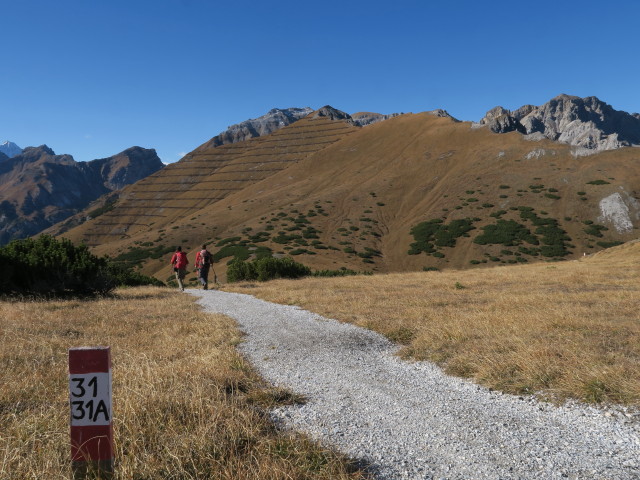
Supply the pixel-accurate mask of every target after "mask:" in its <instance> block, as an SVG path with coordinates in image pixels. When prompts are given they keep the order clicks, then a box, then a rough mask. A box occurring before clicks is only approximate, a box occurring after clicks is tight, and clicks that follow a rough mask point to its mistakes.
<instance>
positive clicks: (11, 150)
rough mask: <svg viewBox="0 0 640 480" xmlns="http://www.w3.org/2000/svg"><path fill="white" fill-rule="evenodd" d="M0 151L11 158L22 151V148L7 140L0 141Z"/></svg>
mask: <svg viewBox="0 0 640 480" xmlns="http://www.w3.org/2000/svg"><path fill="white" fill-rule="evenodd" d="M0 152H2V153H4V154H5V155H6V156H7V157H9V158H11V157H15V156H16V155H20V154H21V153H22V149H21V148H20V147H19V146H18V145H16V144H15V143H13V142H10V141H9V140H7V141H6V142H3V143H0Z"/></svg>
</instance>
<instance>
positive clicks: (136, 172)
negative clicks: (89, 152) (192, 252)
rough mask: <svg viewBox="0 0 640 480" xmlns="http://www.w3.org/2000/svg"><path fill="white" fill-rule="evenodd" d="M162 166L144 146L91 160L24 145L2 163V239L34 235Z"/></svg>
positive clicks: (0, 195) (0, 191)
mask: <svg viewBox="0 0 640 480" xmlns="http://www.w3.org/2000/svg"><path fill="white" fill-rule="evenodd" d="M162 167H163V164H162V162H161V161H160V159H159V158H158V156H157V154H156V152H155V150H153V149H145V148H140V147H132V148H129V149H127V150H125V151H123V152H121V153H119V154H117V155H114V156H113V157H108V158H102V159H98V160H92V161H90V162H76V161H75V160H74V159H73V157H72V156H71V155H56V154H55V152H54V151H53V150H52V149H51V148H49V147H47V146H46V145H42V146H40V147H28V148H25V149H24V151H23V152H22V153H21V154H20V155H17V156H15V157H13V158H10V159H7V160H5V161H3V162H1V163H0V244H3V243H7V242H8V241H10V240H12V239H14V238H24V237H28V236H31V235H35V234H37V233H39V232H41V231H42V230H44V229H45V228H48V227H50V226H51V225H53V224H54V223H57V222H60V221H62V220H64V219H66V218H67V217H69V216H71V215H73V214H75V213H77V212H78V211H80V210H82V209H83V208H85V207H86V206H87V205H89V203H90V202H92V201H93V200H95V199H96V198H98V197H100V196H101V195H104V194H106V193H109V192H112V191H114V190H116V189H120V188H122V187H124V186H126V185H129V184H131V183H135V182H137V181H138V180H140V179H142V178H145V177H146V176H148V175H150V174H152V173H154V172H156V171H158V170H159V169H160V168H162Z"/></svg>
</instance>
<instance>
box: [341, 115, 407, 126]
mask: <svg viewBox="0 0 640 480" xmlns="http://www.w3.org/2000/svg"><path fill="white" fill-rule="evenodd" d="M400 115H402V114H401V113H390V114H387V115H383V114H382V113H372V112H358V113H354V114H353V115H351V118H352V119H353V123H354V124H355V125H358V126H359V127H366V126H367V125H373V124H374V123H378V122H384V121H385V120H389V119H390V118H394V117H398V116H400Z"/></svg>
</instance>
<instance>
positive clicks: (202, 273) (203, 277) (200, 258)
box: [196, 244, 218, 290]
mask: <svg viewBox="0 0 640 480" xmlns="http://www.w3.org/2000/svg"><path fill="white" fill-rule="evenodd" d="M196 268H197V269H198V280H200V283H202V288H203V289H204V290H207V289H208V288H209V281H208V278H209V269H211V270H213V257H212V255H211V253H210V252H209V251H208V250H207V245H206V244H205V245H202V250H200V251H199V252H198V253H197V254H196ZM213 282H214V283H218V277H217V276H216V272H215V270H213Z"/></svg>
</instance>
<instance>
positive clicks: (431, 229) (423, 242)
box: [408, 218, 475, 256]
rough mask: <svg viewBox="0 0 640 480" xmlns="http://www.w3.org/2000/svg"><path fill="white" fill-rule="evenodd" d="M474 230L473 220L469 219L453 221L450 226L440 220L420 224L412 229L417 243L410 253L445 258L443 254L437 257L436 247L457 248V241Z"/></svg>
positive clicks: (413, 245) (411, 246)
mask: <svg viewBox="0 0 640 480" xmlns="http://www.w3.org/2000/svg"><path fill="white" fill-rule="evenodd" d="M474 228H475V227H474V226H473V222H472V220H470V219H468V218H465V219H460V220H452V221H451V223H449V224H445V223H444V222H443V220H442V219H440V218H435V219H433V220H429V221H427V222H422V223H419V224H418V225H416V226H414V227H413V228H412V229H411V232H410V233H411V235H413V238H414V239H415V242H414V243H412V244H411V245H410V249H409V252H408V253H409V255H417V254H419V253H421V252H424V253H426V254H432V255H434V256H444V255H442V254H441V253H440V254H439V255H435V254H436V253H439V252H436V247H455V245H456V239H457V238H459V237H461V236H463V235H464V234H466V233H467V232H468V231H470V230H473V229H474Z"/></svg>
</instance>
